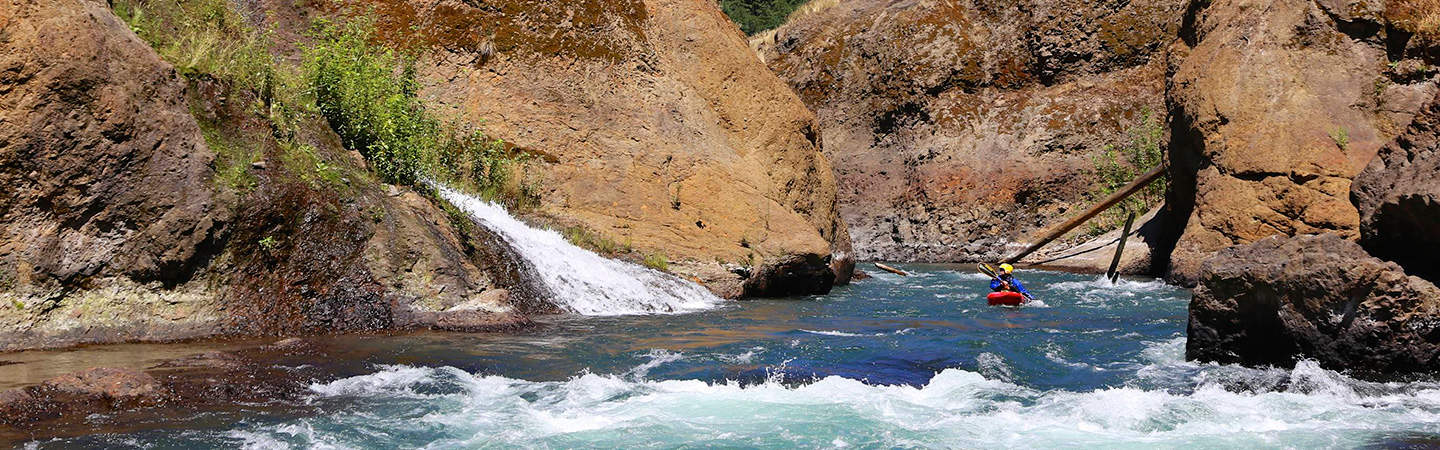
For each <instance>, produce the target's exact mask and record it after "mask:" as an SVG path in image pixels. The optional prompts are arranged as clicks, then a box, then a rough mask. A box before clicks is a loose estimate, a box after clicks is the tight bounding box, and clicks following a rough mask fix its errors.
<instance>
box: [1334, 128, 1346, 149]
mask: <svg viewBox="0 0 1440 450" xmlns="http://www.w3.org/2000/svg"><path fill="white" fill-rule="evenodd" d="M1330 140H1332V141H1335V146H1336V147H1340V150H1341V151H1345V150H1349V149H1350V132H1349V131H1346V130H1345V127H1335V128H1331V129H1330Z"/></svg>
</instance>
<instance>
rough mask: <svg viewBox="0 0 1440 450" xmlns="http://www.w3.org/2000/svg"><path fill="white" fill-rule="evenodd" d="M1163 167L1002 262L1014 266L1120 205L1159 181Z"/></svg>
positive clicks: (1148, 173) (1145, 175)
mask: <svg viewBox="0 0 1440 450" xmlns="http://www.w3.org/2000/svg"><path fill="white" fill-rule="evenodd" d="M1165 167H1166V165H1165V164H1161V165H1160V166H1159V167H1156V168H1154V169H1150V171H1149V172H1146V173H1145V174H1144V175H1141V176H1140V178H1136V179H1135V181H1131V182H1130V184H1128V185H1125V187H1122V188H1120V190H1118V191H1115V193H1114V194H1110V196H1109V197H1105V199H1104V200H1101V201H1100V204H1098V205H1095V206H1093V207H1091V208H1090V209H1087V210H1085V212H1083V213H1080V215H1078V216H1075V217H1072V218H1070V220H1067V221H1065V223H1062V224H1060V225H1056V226H1055V228H1051V229H1050V231H1048V232H1046V233H1045V235H1044V236H1042V237H1041V238H1040V239H1039V240H1037V241H1035V243H1034V244H1030V246H1029V247H1026V248H1025V250H1024V251H1022V252H1020V253H1016V254H1015V256H1011V257H1009V258H1005V261H1004V262H1008V263H1011V264H1014V263H1015V262H1017V261H1020V259H1021V258H1024V257H1026V256H1029V255H1030V254H1031V253H1035V251H1036V250H1039V249H1040V247H1044V246H1045V244H1049V243H1050V241H1053V240H1055V238H1058V237H1060V236H1061V235H1063V234H1065V233H1068V232H1070V230H1073V229H1075V227H1078V226H1080V224H1083V223H1085V221H1087V220H1090V218H1092V217H1095V216H1096V215H1099V214H1100V213H1101V212H1104V211H1105V210H1106V209H1109V208H1110V207H1111V206H1115V204H1116V203H1120V202H1121V201H1122V200H1125V199H1126V198H1128V197H1130V196H1131V195H1133V194H1135V193H1136V192H1140V189H1142V188H1144V187H1145V186H1149V185H1150V183H1153V182H1155V180H1158V179H1160V176H1161V175H1164V174H1165Z"/></svg>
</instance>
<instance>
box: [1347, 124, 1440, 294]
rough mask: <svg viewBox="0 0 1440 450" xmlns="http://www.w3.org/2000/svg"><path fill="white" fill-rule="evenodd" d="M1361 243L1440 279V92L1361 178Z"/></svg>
mask: <svg viewBox="0 0 1440 450" xmlns="http://www.w3.org/2000/svg"><path fill="white" fill-rule="evenodd" d="M1351 197H1352V198H1353V200H1354V202H1355V206H1356V207H1357V208H1359V210H1360V243H1361V245H1363V246H1365V249H1366V250H1369V251H1370V253H1371V254H1374V255H1376V256H1379V257H1382V258H1385V259H1388V260H1391V261H1396V262H1399V263H1400V264H1401V265H1402V266H1405V270H1406V271H1408V272H1410V273H1412V274H1415V275H1419V276H1422V277H1425V278H1428V279H1429V280H1430V281H1440V256H1437V255H1440V96H1437V97H1435V99H1434V100H1431V102H1430V104H1429V106H1427V107H1426V108H1425V110H1424V111H1423V112H1422V113H1421V114H1420V115H1419V116H1418V117H1417V118H1416V119H1415V122H1413V123H1411V124H1410V128H1409V129H1407V130H1406V131H1405V133H1404V134H1402V135H1400V137H1399V138H1397V139H1395V141H1393V142H1391V143H1389V144H1387V145H1385V147H1384V148H1381V149H1380V154H1379V156H1376V157H1375V159H1374V160H1373V161H1371V162H1370V165H1369V166H1367V167H1366V168H1365V171H1363V172H1361V173H1360V175H1359V176H1357V177H1355V183H1354V187H1353V190H1352V191H1351Z"/></svg>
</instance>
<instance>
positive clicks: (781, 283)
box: [744, 255, 853, 297]
mask: <svg viewBox="0 0 1440 450" xmlns="http://www.w3.org/2000/svg"><path fill="white" fill-rule="evenodd" d="M851 270H853V269H851ZM834 286H835V273H834V272H832V271H831V270H830V269H829V264H828V263H827V262H825V261H824V258H822V257H820V256H818V255H791V256H788V257H786V258H783V259H780V260H778V261H774V262H770V263H767V264H765V265H763V266H760V267H759V268H757V269H756V270H755V272H754V273H752V274H751V275H750V278H749V279H747V280H745V284H744V289H745V297H789V296H795V295H812V294H828V293H830V288H832V287H834Z"/></svg>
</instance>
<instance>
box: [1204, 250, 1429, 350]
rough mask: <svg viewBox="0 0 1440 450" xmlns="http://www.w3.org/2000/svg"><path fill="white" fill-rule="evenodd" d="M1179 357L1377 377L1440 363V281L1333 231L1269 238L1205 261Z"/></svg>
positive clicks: (1221, 253)
mask: <svg viewBox="0 0 1440 450" xmlns="http://www.w3.org/2000/svg"><path fill="white" fill-rule="evenodd" d="M1187 334H1188V337H1189V338H1188V341H1187V342H1186V357H1187V358H1188V359H1192V360H1200V361H1216V362H1222V363H1242V364H1248V365H1279V366H1288V365H1291V364H1293V363H1294V362H1295V361H1296V360H1298V359H1301V358H1304V359H1312V360H1315V361H1317V362H1319V363H1320V365H1321V366H1323V367H1326V368H1329V369H1334V370H1350V371H1353V372H1355V373H1356V374H1359V375H1362V376H1381V375H1385V374H1397V373H1408V372H1433V371H1435V370H1437V369H1440V288H1436V286H1435V285H1434V284H1432V283H1430V282H1428V281H1425V280H1422V279H1420V278H1418V277H1414V276H1407V275H1406V274H1405V271H1404V270H1402V269H1401V268H1400V267H1399V266H1398V265H1396V264H1394V263H1390V262H1385V261H1381V260H1380V259H1377V258H1375V257H1372V256H1370V255H1368V254H1366V253H1365V250H1364V249H1362V248H1361V247H1360V245H1358V244H1356V243H1354V242H1352V241H1349V240H1347V239H1345V238H1342V237H1341V236H1339V235H1336V234H1325V235H1319V236H1315V235H1306V236H1299V237H1293V238H1290V237H1280V236H1272V237H1269V238H1265V239H1262V240H1260V241H1258V242H1255V243H1253V244H1250V245H1246V246H1240V247H1234V248H1231V249H1227V250H1224V251H1222V252H1220V253H1219V254H1218V255H1217V256H1216V257H1215V258H1214V259H1211V260H1209V261H1207V262H1206V263H1205V264H1204V267H1203V270H1202V271H1201V277H1200V285H1199V287H1198V288H1197V289H1196V290H1195V298H1194V299H1193V300H1192V301H1191V303H1190V326H1189V331H1188V333H1187Z"/></svg>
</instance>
